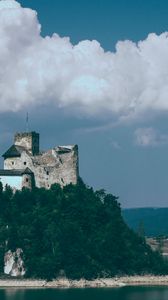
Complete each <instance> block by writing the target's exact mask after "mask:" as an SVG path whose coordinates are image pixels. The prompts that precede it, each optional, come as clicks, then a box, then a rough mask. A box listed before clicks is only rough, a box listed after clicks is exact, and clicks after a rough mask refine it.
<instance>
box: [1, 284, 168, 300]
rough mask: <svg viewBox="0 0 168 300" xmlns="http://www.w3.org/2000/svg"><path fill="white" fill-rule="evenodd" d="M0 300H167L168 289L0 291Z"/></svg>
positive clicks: (124, 288)
mask: <svg viewBox="0 0 168 300" xmlns="http://www.w3.org/2000/svg"><path fill="white" fill-rule="evenodd" d="M0 300H168V287H123V288H113V289H112V288H108V289H107V288H95V289H22V288H20V289H15V288H7V289H0Z"/></svg>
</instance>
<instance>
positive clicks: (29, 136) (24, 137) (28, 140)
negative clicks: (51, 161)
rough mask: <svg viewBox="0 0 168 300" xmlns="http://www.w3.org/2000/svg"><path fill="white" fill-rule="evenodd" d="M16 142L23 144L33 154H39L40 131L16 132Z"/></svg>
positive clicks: (19, 144) (18, 144)
mask: <svg viewBox="0 0 168 300" xmlns="http://www.w3.org/2000/svg"><path fill="white" fill-rule="evenodd" d="M14 144H15V145H16V146H21V147H23V148H25V149H26V150H27V151H29V152H30V153H31V154H32V155H38V154H39V133H37V132H35V131H33V132H21V133H16V134H15V138H14Z"/></svg>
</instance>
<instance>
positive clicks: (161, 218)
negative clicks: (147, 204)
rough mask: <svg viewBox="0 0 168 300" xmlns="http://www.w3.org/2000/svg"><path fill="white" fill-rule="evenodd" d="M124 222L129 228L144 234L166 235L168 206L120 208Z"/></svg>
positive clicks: (167, 234)
mask: <svg viewBox="0 0 168 300" xmlns="http://www.w3.org/2000/svg"><path fill="white" fill-rule="evenodd" d="M122 215H123V218H124V220H125V222H126V223H127V224H128V226H129V227H130V228H132V229H133V230H134V231H136V232H138V233H143V231H144V234H145V236H148V237H149V236H159V235H164V236H168V207H166V208H131V209H124V210H122Z"/></svg>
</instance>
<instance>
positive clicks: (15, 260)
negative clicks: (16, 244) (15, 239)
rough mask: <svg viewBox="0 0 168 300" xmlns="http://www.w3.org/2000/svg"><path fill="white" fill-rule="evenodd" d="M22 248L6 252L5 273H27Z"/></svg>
mask: <svg viewBox="0 0 168 300" xmlns="http://www.w3.org/2000/svg"><path fill="white" fill-rule="evenodd" d="M22 253H23V251H22V249H20V248H17V249H16V251H15V252H12V251H11V250H9V251H7V252H6V253H5V257H4V273H5V274H8V275H11V276H14V277H16V276H23V275H25V272H26V271H25V267H24V262H23V259H22Z"/></svg>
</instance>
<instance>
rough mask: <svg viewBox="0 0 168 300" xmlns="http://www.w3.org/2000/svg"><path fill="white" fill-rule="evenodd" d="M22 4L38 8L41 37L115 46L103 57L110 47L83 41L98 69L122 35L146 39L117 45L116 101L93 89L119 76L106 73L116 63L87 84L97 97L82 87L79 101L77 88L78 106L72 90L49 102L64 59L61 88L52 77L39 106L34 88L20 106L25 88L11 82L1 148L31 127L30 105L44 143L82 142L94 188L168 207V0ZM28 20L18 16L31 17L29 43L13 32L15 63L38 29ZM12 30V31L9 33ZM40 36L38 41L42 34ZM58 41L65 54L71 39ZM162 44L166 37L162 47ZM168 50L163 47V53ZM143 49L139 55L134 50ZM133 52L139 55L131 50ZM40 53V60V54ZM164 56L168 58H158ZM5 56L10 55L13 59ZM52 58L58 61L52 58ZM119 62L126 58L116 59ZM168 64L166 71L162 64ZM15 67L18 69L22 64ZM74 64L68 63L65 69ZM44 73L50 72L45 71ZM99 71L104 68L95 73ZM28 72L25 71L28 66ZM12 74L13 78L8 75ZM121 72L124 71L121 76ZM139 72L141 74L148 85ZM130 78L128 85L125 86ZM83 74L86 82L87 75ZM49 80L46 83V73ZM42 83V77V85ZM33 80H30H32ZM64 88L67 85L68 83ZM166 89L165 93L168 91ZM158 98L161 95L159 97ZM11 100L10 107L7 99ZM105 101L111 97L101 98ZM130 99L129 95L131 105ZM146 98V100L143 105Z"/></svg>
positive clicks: (0, 115)
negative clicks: (95, 42)
mask: <svg viewBox="0 0 168 300" xmlns="http://www.w3.org/2000/svg"><path fill="white" fill-rule="evenodd" d="M18 2H19V3H20V4H21V5H22V6H23V7H29V8H31V9H33V10H35V11H36V12H37V14H38V20H39V23H40V24H41V26H42V32H41V34H42V36H43V38H44V37H46V36H47V35H49V36H52V35H53V33H54V32H55V33H57V34H59V35H60V37H64V36H67V37H70V41H71V43H72V44H73V45H77V44H78V43H79V42H80V41H83V40H96V41H98V42H99V43H100V45H101V47H102V48H103V49H104V51H105V53H107V52H106V51H109V53H110V58H109V55H108V53H107V55H104V53H102V52H101V50H100V47H99V46H97V44H88V43H87V44H82V46H80V47H81V48H80V51H85V55H87V56H84V57H86V59H88V56H89V55H90V52H89V51H93V56H92V57H91V60H90V63H92V61H94V56H96V55H97V52H98V54H100V55H99V56H98V58H97V60H95V68H98V67H99V61H100V66H101V67H102V69H103V68H104V64H106V61H107V60H108V59H109V64H110V63H111V60H113V54H114V53H115V51H116V50H115V47H116V43H117V42H118V41H124V40H130V41H132V42H139V41H141V40H142V41H145V42H144V43H143V44H142V46H140V49H139V48H138V50H137V46H136V45H132V43H131V45H130V44H125V43H124V44H122V45H121V46H120V49H119V50H117V51H118V52H117V53H119V54H118V56H117V59H116V61H117V63H116V61H115V64H116V67H115V72H114V78H112V81H110V82H112V84H113V83H115V84H116V86H115V85H114V89H112V90H110V91H109V93H113V90H115V94H114V95H113V97H114V98H115V95H118V94H119V97H118V98H116V99H117V100H116V102H114V103H113V104H112V105H111V104H109V103H110V101H111V98H110V96H109V94H108V97H109V98H108V100H107V99H104V98H101V92H102V90H99V86H98V87H96V88H97V90H98V92H99V93H100V95H99V94H97V98H98V100H99V101H98V102H97V101H96V95H95V90H94V88H95V87H94V84H95V85H97V84H98V85H99V84H102V85H103V84H104V81H103V80H104V77H103V75H102V74H105V76H107V77H108V76H110V79H109V77H108V80H111V76H113V74H111V75H109V74H107V73H108V72H111V69H109V70H108V72H107V68H106V69H103V71H101V72H102V73H101V81H98V83H97V81H94V80H91V81H90V82H91V83H92V86H90V85H88V82H87V84H86V82H84V87H87V89H91V91H92V93H93V98H94V97H95V100H93V102H92V98H89V96H88V94H86V100H87V101H86V102H85V99H83V98H82V97H84V98H85V94H84V96H83V93H84V92H85V91H83V90H82V92H81V91H80V92H81V93H82V94H81V99H82V100H81V102H80V101H79V103H78V98H79V97H80V96H79V94H78V95H77V97H78V98H77V100H75V101H76V102H75V105H74V104H73V103H74V102H73V101H74V99H72V98H73V97H75V96H76V94H74V91H73V96H72V95H71V94H68V92H69V90H68V91H66V93H67V94H66V95H67V98H66V97H65V98H63V100H62V102H61V105H57V106H55V104H53V102H51V100H50V98H52V97H54V96H53V95H55V94H54V93H57V91H55V90H57V89H58V90H59V89H60V86H62V84H63V83H62V81H61V78H62V77H63V76H64V74H65V73H66V63H65V64H63V63H62V62H61V63H60V69H58V70H56V72H57V75H55V74H54V76H56V83H57V86H56V88H55V87H54V88H53V85H52V84H53V83H52V84H51V82H50V84H51V86H52V87H51V90H52V88H53V91H52V93H53V94H52V95H51V96H50V89H49V88H48V86H47V90H45V91H44V97H45V101H42V102H41V100H40V97H39V99H37V100H38V102H39V104H38V105H37V104H36V105H35V106H34V104H33V105H32V102H33V101H34V100H33V99H34V98H33V97H35V96H34V94H33V95H32V94H31V93H30V96H29V94H28V96H27V94H26V93H28V92H29V91H26V93H25V91H24V93H23V96H24V97H25V102H26V101H27V102H28V103H29V99H30V103H29V104H28V106H26V105H25V106H23V107H22V103H21V100H22V98H21V100H18V101H20V102H18V103H15V100H14V97H16V99H19V97H20V93H21V92H20V90H19V93H18V92H16V94H15V91H16V87H15V85H13V83H12V81H11V85H9V86H10V88H9V90H11V95H9V90H8V91H7V92H5V93H4V95H3V97H4V99H6V100H4V102H3V103H2V104H3V105H2V104H1V106H2V107H3V109H2V111H1V112H0V128H1V129H0V136H1V141H2V143H1V146H0V151H1V152H3V151H5V150H6V148H7V147H8V146H10V144H11V143H12V139H13V134H14V133H15V131H22V130H25V119H26V111H27V110H28V111H29V116H30V129H31V130H36V131H38V132H40V134H41V147H42V148H44V149H46V148H48V147H52V146H54V145H58V144H72V143H77V144H78V145H79V154H80V174H81V177H82V178H83V179H84V181H85V182H86V183H87V184H88V185H90V186H93V187H94V188H95V189H100V188H104V189H106V190H107V191H109V192H112V193H113V194H115V195H117V196H119V201H120V203H121V205H122V207H144V206H168V186H167V180H168V168H167V166H168V159H167V152H168V151H167V150H168V122H167V117H168V109H167V103H166V101H168V100H166V99H168V98H166V97H167V95H168V94H166V93H167V90H166V85H167V83H168V82H167V81H166V80H167V79H166V78H167V73H166V70H167V68H166V67H167V57H168V52H166V51H167V49H168V48H167V36H166V35H164V36H163V37H161V38H160V37H159V35H160V34H161V33H162V32H166V31H167V30H168V2H167V1H163V0H161V1H154V0H151V1H143V0H141V1H140V0H137V1H133V0H128V1H124V0H119V1H110V0H95V1H88V0H78V1H77V0H59V1H57V0H29V1H27V0H20V1H18ZM23 19H24V18H22V19H20V20H21V21H20V22H25V23H24V24H23V26H22V28H23V30H25V32H24V37H25V36H26V38H27V39H26V41H25V39H24V38H23V36H22V35H21V34H22V33H20V35H19V34H18V35H19V38H18V36H16V38H15V41H19V42H18V44H17V47H16V42H15V43H14V42H13V41H12V43H13V44H12V50H11V51H12V52H11V53H12V55H13V56H14V61H15V57H16V59H18V61H19V56H18V58H17V55H18V52H19V51H20V53H21V55H20V56H22V53H23V49H22V46H20V44H19V43H20V41H21V43H22V44H26V43H29V36H30V35H31V31H32V32H35V25H32V26H33V27H32V28H30V31H26V30H27V28H28V27H29V24H30V21H31V19H28V20H27V21H26V20H25V21H23ZM26 22H28V23H26ZM33 22H34V21H33ZM33 24H35V23H33ZM15 26H17V24H14V25H13V28H15ZM24 26H25V27H24ZM6 28H8V29H6ZM18 28H19V27H18ZM5 30H9V27H5V29H4V32H6V31H5ZM19 30H20V29H18V31H19ZM23 30H22V31H23ZM149 33H155V36H152V37H151V38H149V39H148V40H147V42H146V39H147V36H148V34H149ZM0 34H1V33H0ZM3 34H4V33H3ZM6 34H7V35H8V32H7V33H6ZM15 34H16V31H14V32H13V33H12V34H11V36H13V35H14V36H15ZM20 36H21V38H20ZM10 38H11V37H10ZM11 39H12V38H11ZM34 39H35V42H36V34H35V37H34ZM4 40H5V39H4ZM51 41H52V40H51ZM58 42H59V43H60V44H61V46H60V47H62V48H61V52H60V53H63V52H64V47H65V48H66V47H67V49H70V48H71V44H68V43H67V42H65V45H62V40H61V39H59V40H58ZM31 43H32V44H31V45H33V43H34V41H33V40H32V41H31ZM36 43H37V42H36ZM161 43H163V45H162V44H161ZM67 44H68V45H67ZM51 45H52V44H50V47H52V46H51ZM15 47H16V49H17V50H16V52H15V51H14V50H15ZM25 47H27V46H25ZM32 47H33V46H32ZM90 47H91V48H90ZM155 47H156V48H155ZM164 47H165V48H164ZM18 49H19V50H18ZM38 49H39V48H38ZM47 49H48V48H47ZM88 49H90V50H88ZM144 49H145V50H144ZM155 49H156V50H155ZM157 49H159V50H157ZM162 49H165V50H164V51H163V53H162ZM24 51H25V50H24ZM26 51H27V50H26ZM33 51H34V52H33ZM33 51H32V52H31V53H32V56H34V55H36V53H35V52H36V51H37V47H36V48H35V50H33ZM38 51H39V53H37V57H38V56H40V55H43V53H42V51H41V48H40V50H38ZM68 51H70V50H68ZM94 51H95V52H94ZM131 51H132V52H131ZM137 51H138V56H136V53H137ZM157 51H158V52H157ZM100 52H101V53H100ZM94 53H95V55H94ZM130 53H133V54H131V55H130ZM134 53H135V56H134ZM141 53H142V54H143V57H144V56H145V57H147V59H148V61H150V59H151V62H150V64H151V65H152V67H153V66H158V67H157V70H155V71H154V72H155V73H154V74H155V78H154V79H153V73H152V70H153V69H151V70H150V72H149V73H150V74H149V77H147V79H146V77H144V70H146V71H145V72H148V69H149V68H146V66H144V65H145V63H146V61H147V60H145V63H144V61H143V62H142V61H141V60H139V56H140V55H141ZM155 53H156V54H155ZM0 54H1V53H0ZM164 55H165V57H164ZM10 57H11V55H10ZM35 57H36V56H35ZM37 57H36V58H35V59H36V60H37ZM132 57H133V59H132ZM161 58H162V61H161V62H160V59H161ZM7 59H8V60H9V58H7ZM29 59H30V57H29ZM145 59H146V58H145ZM4 60H5V59H4ZM50 60H51V65H52V57H51V58H50ZM118 60H119V61H120V63H118ZM102 61H103V64H102ZM122 61H123V64H124V66H125V63H126V66H125V67H124V68H125V70H126V71H127V70H128V69H129V67H130V70H131V71H130V73H129V74H127V72H126V75H125V71H124V73H123V70H122V66H123V64H122ZM132 61H133V62H132ZM153 61H154V62H155V64H154V63H153ZM164 62H165V63H164ZM7 63H8V61H7ZM42 63H43V60H42V61H41V62H40V66H41V64H42ZM54 63H55V61H54ZM132 63H133V67H132ZM0 64H1V62H0ZM13 64H14V62H13V61H12V62H10V64H9V66H12V67H13ZM18 64H19V63H18ZM82 64H83V66H82V67H83V68H84V67H85V64H86V61H85V59H83V61H82ZM107 65H108V63H107ZM23 66H25V60H24V64H22V65H21V67H22V68H23ZM164 66H165V69H166V70H164ZM2 67H3V65H1V69H2ZM12 67H11V68H12ZM16 67H17V68H18V65H17V66H16ZM68 67H69V66H68V65H67V68H68ZM14 68H15V67H14ZM87 68H88V69H89V66H87ZM18 70H19V71H18V72H20V74H22V70H21V69H20V66H19V69H18ZM40 70H41V69H40ZM45 71H46V73H47V70H45ZM50 71H51V70H50ZM99 71H100V70H99V68H98V70H97V72H99ZM76 72H77V71H76ZM88 72H92V73H91V74H92V75H93V73H94V70H91V71H88ZM134 72H135V73H134ZM141 72H142V76H141ZM137 73H138V74H140V75H139V77H137V78H136V76H134V75H136V74H137ZM7 74H8V73H7ZM23 74H25V73H24V72H23ZM59 74H60V76H59ZM14 75H15V77H16V76H17V74H14ZM14 75H13V76H14ZM49 75H50V74H49ZM49 75H48V76H49ZM145 75H146V74H145ZM8 76H9V77H10V75H8ZM32 76H34V77H33V80H34V85H36V76H37V74H36V69H35V70H34V72H33V75H32ZM162 76H163V81H164V85H163V86H162V80H161V83H160V85H159V84H158V86H157V83H158V82H159V78H161V79H162ZM59 77H60V81H59ZM120 77H122V80H121V79H120ZM134 77H135V87H136V88H135V90H136V91H134V84H132V85H131V88H130V86H129V85H130V82H131V81H132V80H134ZM141 77H142V78H143V80H142V87H141ZM63 78H64V77H63ZM82 78H83V77H82ZM123 78H124V79H123ZM144 78H145V79H144ZM92 79H93V78H92ZM127 79H128V83H127V84H126V83H125V82H127ZM11 80H12V75H11ZM83 80H86V78H84V79H83ZM117 80H118V81H117ZM154 80H156V81H154ZM46 81H47V83H48V81H49V78H48V77H47V78H46ZM115 81H117V82H115ZM146 81H147V84H146ZM120 82H121V84H120ZM137 82H138V83H137ZM155 82H156V83H155ZM0 84H1V81H0ZM24 84H25V83H24V82H22V88H23V86H24ZM38 84H39V82H38V79H37V86H38ZM67 84H68V82H67ZM82 84H83V82H82ZM124 85H125V86H124ZM146 85H147V87H146ZM151 85H152V92H151V90H150V93H148V91H149V87H151ZM155 85H156V86H157V90H158V92H157V96H156V95H155V94H153V93H154V92H155ZM3 86H4V83H3V82H2V87H3ZM30 86H32V82H31V85H30ZM49 86H50V85H49ZM123 86H124V89H123ZM105 87H106V85H105ZM63 88H64V89H65V90H66V86H64V87H63ZM77 88H78V85H77ZM127 88H128V90H129V88H130V91H129V96H128V98H126V99H125V98H124V97H125V95H124V93H125V91H127ZM143 88H145V89H146V88H147V93H148V94H147V96H145V97H144V98H143V97H140V98H138V96H137V95H139V94H140V93H141V95H142V94H143ZM33 89H34V86H33ZM103 89H104V85H103ZM41 90H43V86H40V87H39V89H38V88H37V89H36V90H35V95H38V93H39V94H40V93H41ZM162 91H164V93H163V95H162ZM22 92H23V91H22ZM71 92H72V91H71ZM25 94H26V96H25ZM61 95H62V94H61ZM74 95H75V96H74ZM130 95H131V96H130ZM160 95H161V96H160ZM87 96H88V98H87ZM99 96H100V99H99ZM134 96H135V99H134V98H132V99H131V101H132V102H131V103H130V98H129V97H134ZM17 97H18V98H17ZM26 97H28V98H26ZM31 97H32V98H31ZM41 97H43V96H41ZM57 97H58V96H57ZM68 97H69V98H68ZM37 98H38V97H37ZM137 98H138V100H137ZM155 98H156V99H155ZM67 99H70V100H69V101H72V102H71V103H72V105H71V104H69V102H68V104H67V102H66V101H67ZM120 99H121V102H120ZM153 99H154V100H153ZM157 99H159V100H158V101H157ZM112 100H113V99H112ZM8 101H9V105H7V102H8ZM12 101H13V102H12ZM89 101H90V102H89ZM103 101H104V102H105V103H103ZM125 101H128V104H127V102H125ZM16 102H17V101H16ZM134 102H135V103H134ZM141 102H142V105H140V104H141ZM12 103H13V106H14V107H15V109H14V110H12ZM125 103H126V104H125ZM139 103H140V104H139ZM16 104H17V105H16ZM76 106H77V108H76ZM127 106H129V107H131V113H130V110H129V113H128V109H127ZM132 107H133V108H132ZM97 110H98V111H97ZM111 110H112V113H111ZM132 111H133V112H134V111H135V113H132Z"/></svg>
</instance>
